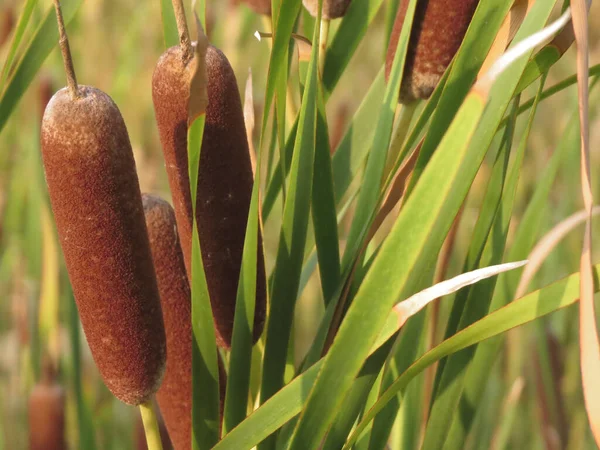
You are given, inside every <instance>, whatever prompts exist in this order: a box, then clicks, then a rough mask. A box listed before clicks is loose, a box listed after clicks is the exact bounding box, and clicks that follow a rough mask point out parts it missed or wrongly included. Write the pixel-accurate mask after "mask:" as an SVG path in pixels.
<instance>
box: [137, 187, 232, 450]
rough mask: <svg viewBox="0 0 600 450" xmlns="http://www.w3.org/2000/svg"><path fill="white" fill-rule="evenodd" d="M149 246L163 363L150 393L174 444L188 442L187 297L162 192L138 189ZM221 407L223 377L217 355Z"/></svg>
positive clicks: (189, 321)
mask: <svg viewBox="0 0 600 450" xmlns="http://www.w3.org/2000/svg"><path fill="white" fill-rule="evenodd" d="M142 202H143V204H144V213H145V215H146V226H147V227H148V237H149V239H150V248H151V250H152V258H153V260H154V267H155V270H156V279H157V281H158V290H159V292H160V298H161V306H162V311H163V320H164V324H165V333H166V335H167V368H166V371H165V377H164V379H163V382H162V385H161V387H160V389H159V390H158V392H157V393H156V399H157V401H158V405H159V406H160V411H161V413H162V416H163V417H164V420H165V422H166V425H167V429H168V430H169V435H170V436H171V440H172V441H173V444H174V446H175V448H176V449H188V448H191V445H192V442H191V436H192V435H191V430H192V422H191V416H192V303H191V293H190V287H189V284H188V278H187V275H186V271H185V265H184V263H183V253H182V252H181V247H180V244H179V237H178V235H177V225H176V221H175V212H174V211H173V208H172V207H171V205H169V204H168V203H167V202H166V201H165V200H163V199H162V198H160V197H158V196H155V195H149V194H143V195H142ZM219 380H220V383H221V386H220V388H221V390H220V394H221V411H222V410H223V402H224V400H225V387H226V383H227V378H226V375H225V369H224V367H223V363H222V361H221V359H220V358H219Z"/></svg>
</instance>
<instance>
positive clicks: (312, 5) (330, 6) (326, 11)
mask: <svg viewBox="0 0 600 450" xmlns="http://www.w3.org/2000/svg"><path fill="white" fill-rule="evenodd" d="M358 1H360V0H358ZM350 2H351V0H323V11H322V13H321V15H322V17H323V19H337V18H339V17H343V16H344V14H346V10H347V9H348V6H349V5H350ZM302 3H304V7H305V8H306V9H307V10H308V12H309V13H310V15H311V16H313V17H317V13H318V8H319V1H318V0H302Z"/></svg>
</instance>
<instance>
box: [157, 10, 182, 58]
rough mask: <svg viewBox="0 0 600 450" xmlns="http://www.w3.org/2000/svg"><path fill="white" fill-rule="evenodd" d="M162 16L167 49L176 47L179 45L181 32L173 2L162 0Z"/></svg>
mask: <svg viewBox="0 0 600 450" xmlns="http://www.w3.org/2000/svg"><path fill="white" fill-rule="evenodd" d="M160 16H161V19H162V26H163V38H164V41H165V48H170V47H174V46H176V45H178V44H179V32H178V31H177V22H176V21H175V12H174V11H173V3H172V2H171V0H160Z"/></svg>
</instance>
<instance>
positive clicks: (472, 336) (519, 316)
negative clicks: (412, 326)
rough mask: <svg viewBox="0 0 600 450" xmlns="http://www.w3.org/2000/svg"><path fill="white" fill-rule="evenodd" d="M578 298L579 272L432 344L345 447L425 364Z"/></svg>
mask: <svg viewBox="0 0 600 450" xmlns="http://www.w3.org/2000/svg"><path fill="white" fill-rule="evenodd" d="M599 271H600V265H596V266H594V279H595V283H594V286H596V292H598V274H599ZM578 299H579V273H576V274H573V275H571V276H569V277H566V278H563V279H562V280H560V281H557V282H555V283H553V284H551V285H549V286H546V287H545V288H543V289H540V290H538V291H535V292H532V293H531V294H528V295H526V296H525V297H522V298H520V299H518V300H515V301H514V302H512V303H511V304H509V305H507V306H505V307H503V308H501V309H499V310H497V311H495V312H493V313H491V314H489V315H487V316H486V317H484V318H483V319H481V320H479V321H477V322H475V323H474V324H473V325H471V326H469V327H467V328H465V329H464V330H462V331H460V332H458V333H457V334H455V335H454V336H452V337H451V338H449V339H447V340H445V341H443V342H442V343H441V344H439V345H438V346H436V347H434V348H433V349H431V350H430V351H428V352H427V353H425V355H423V356H422V357H421V358H419V359H418V360H417V361H416V362H415V363H414V364H412V365H411V366H410V367H409V368H408V369H407V370H406V371H405V372H404V373H403V374H402V375H401V376H400V377H398V378H397V379H396V380H395V381H394V383H393V384H392V386H390V388H389V389H388V390H387V391H386V392H385V393H384V394H383V395H382V396H381V397H380V399H379V400H378V401H377V403H376V404H375V405H374V406H373V408H371V410H370V411H369V412H368V414H367V415H365V417H364V418H363V419H362V421H361V422H360V423H359V424H358V425H357V427H356V428H355V430H354V432H353V433H352V435H351V436H350V437H349V438H348V440H347V441H346V445H345V446H344V450H345V449H348V448H350V446H351V445H352V444H353V443H354V442H355V441H356V439H357V438H358V437H359V436H360V434H361V433H362V431H363V430H364V429H365V427H366V425H367V424H368V423H369V422H370V421H371V420H373V418H374V417H375V416H376V415H377V414H378V413H379V411H381V409H382V408H383V407H384V406H385V405H386V404H387V403H388V402H389V401H390V400H391V399H392V398H393V397H394V396H395V395H396V394H397V393H399V392H402V391H403V390H404V389H405V388H406V386H407V385H408V383H409V382H410V381H411V380H412V379H413V378H414V377H416V376H417V375H419V374H420V373H421V372H423V371H424V370H425V369H426V368H427V367H429V366H430V365H432V364H434V363H435V362H437V361H439V360H440V359H441V358H443V357H445V356H448V355H451V354H453V353H457V352H459V351H460V350H463V349H466V348H468V347H470V346H472V345H475V344H478V343H479V342H482V341H484V340H486V339H489V338H491V337H494V336H498V335H499V334H502V333H504V332H506V331H508V330H510V329H512V328H515V327H518V326H521V325H523V324H526V323H529V322H531V321H533V320H536V319H538V318H540V317H543V316H545V315H547V314H550V313H552V312H554V311H557V310H559V309H561V308H565V307H567V306H570V305H572V304H574V303H575V302H577V300H578Z"/></svg>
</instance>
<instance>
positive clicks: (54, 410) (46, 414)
mask: <svg viewBox="0 0 600 450" xmlns="http://www.w3.org/2000/svg"><path fill="white" fill-rule="evenodd" d="M28 406H29V410H28V416H29V450H66V448H67V444H66V441H65V391H64V389H63V388H62V386H61V385H60V384H58V382H57V381H56V373H55V370H54V368H53V367H52V365H51V363H50V362H49V360H47V361H46V362H45V364H44V368H43V373H42V378H41V380H40V381H39V382H38V383H37V384H36V385H35V386H34V387H33V390H32V391H31V394H30V396H29V405H28Z"/></svg>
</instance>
